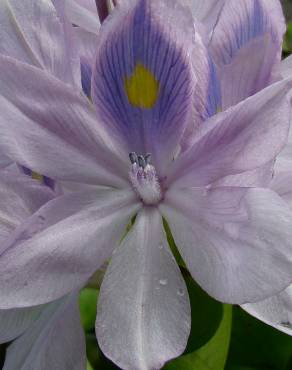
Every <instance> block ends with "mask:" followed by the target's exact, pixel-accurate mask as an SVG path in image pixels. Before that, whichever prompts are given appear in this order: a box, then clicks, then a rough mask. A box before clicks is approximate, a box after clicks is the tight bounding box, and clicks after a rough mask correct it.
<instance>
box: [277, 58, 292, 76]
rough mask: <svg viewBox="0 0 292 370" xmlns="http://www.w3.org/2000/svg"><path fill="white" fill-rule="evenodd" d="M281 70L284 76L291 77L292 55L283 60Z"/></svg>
mask: <svg viewBox="0 0 292 370" xmlns="http://www.w3.org/2000/svg"><path fill="white" fill-rule="evenodd" d="M280 72H281V76H282V77H283V78H289V77H291V76H292V55H289V56H288V57H287V58H285V59H284V60H282V62H281V65H280Z"/></svg>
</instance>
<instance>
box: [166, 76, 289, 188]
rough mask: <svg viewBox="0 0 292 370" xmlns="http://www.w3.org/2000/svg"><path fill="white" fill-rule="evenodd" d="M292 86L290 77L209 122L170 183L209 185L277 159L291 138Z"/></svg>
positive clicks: (173, 169) (180, 160) (172, 171)
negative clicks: (291, 91) (290, 95)
mask: <svg viewBox="0 0 292 370" xmlns="http://www.w3.org/2000/svg"><path fill="white" fill-rule="evenodd" d="M291 87H292V80H291V79H290V80H289V79H287V80H284V81H281V82H278V83H275V84H273V85H272V86H270V87H268V88H266V89H264V90H262V91H261V92H259V93H258V94H256V95H254V96H253V97H250V98H248V99H246V100H245V101H243V102H241V103H239V104H237V105H236V106H233V107H231V108H229V109H228V110H227V111H225V112H223V113H219V114H217V115H216V116H214V117H212V118H211V119H209V121H207V122H205V126H204V128H203V130H202V135H201V137H200V138H198V140H197V141H196V142H195V143H194V145H193V146H192V147H191V148H190V149H189V150H188V151H186V152H185V153H184V154H182V155H181V156H179V157H178V159H177V160H176V162H174V164H173V166H172V167H171V169H170V173H169V178H168V180H167V181H168V183H171V186H175V187H185V186H201V185H207V184H210V183H212V182H214V181H216V180H218V179H221V178H223V177H225V176H227V175H232V174H237V173H241V172H244V171H248V170H253V169H255V168H258V167H260V166H263V165H265V164H266V163H268V162H270V161H271V160H274V159H275V157H276V155H277V154H278V153H279V152H280V151H281V149H282V148H283V146H284V145H285V144H286V142H287V138H288V130H289V125H290V111H291V103H290V98H289V94H288V93H289V91H290V89H291Z"/></svg>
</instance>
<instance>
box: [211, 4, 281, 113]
mask: <svg viewBox="0 0 292 370" xmlns="http://www.w3.org/2000/svg"><path fill="white" fill-rule="evenodd" d="M285 29H286V27H285V20H284V16H283V12H282V9H281V5H280V2H279V1H278V0H242V1H237V0H230V1H226V2H225V6H224V7H223V10H222V12H221V14H220V17H219V20H218V22H217V24H216V27H215V29H214V32H213V37H212V41H211V45H210V49H211V51H212V55H213V58H214V60H215V62H216V63H217V66H218V67H220V68H219V70H218V74H219V76H220V81H221V91H222V109H223V110H224V109H226V108H228V107H230V106H232V105H234V104H237V103H238V102H240V101H241V100H243V99H246V98H247V97H248V96H250V95H253V94H255V93H257V92H258V91H260V90H261V89H263V88H264V87H266V86H268V85H269V84H270V83H271V82H272V81H273V80H275V78H276V77H278V76H276V75H275V68H276V67H278V64H279V62H280V59H281V50H282V41H283V34H284V32H285Z"/></svg>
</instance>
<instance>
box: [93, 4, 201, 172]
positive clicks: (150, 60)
mask: <svg viewBox="0 0 292 370" xmlns="http://www.w3.org/2000/svg"><path fill="white" fill-rule="evenodd" d="M192 36H193V22H192V18H191V17H190V15H189V14H188V12H187V9H186V8H184V7H181V6H180V5H179V4H178V2H177V1H175V0H172V1H168V2H167V1H164V0H163V1H159V2H157V1H154V0H130V1H128V2H125V3H123V2H121V5H120V6H117V7H116V9H115V10H114V11H113V13H112V16H111V17H110V18H109V20H108V21H107V22H105V23H104V25H103V26H102V27H101V30H100V41H99V45H98V48H99V52H98V54H97V59H96V63H95V68H94V72H93V80H92V96H93V100H94V102H95V105H96V107H97V111H98V113H99V115H100V116H101V117H102V119H103V122H104V123H105V125H106V128H107V129H108V130H111V133H112V135H116V136H117V137H120V139H121V140H123V141H125V142H126V143H127V146H128V151H129V152H133V151H135V152H138V153H141V154H146V153H148V152H150V153H151V154H152V158H153V163H154V165H155V166H156V168H158V169H159V171H160V172H161V171H164V167H165V164H167V163H168V162H169V161H171V160H172V158H173V155H174V153H175V151H176V147H177V145H178V143H179V140H180V138H181V135H182V133H183V131H184V129H185V127H186V124H187V118H188V115H189V113H190V108H191V105H192V104H191V103H192V98H191V97H192V94H191V92H192V88H193V84H194V82H195V80H194V77H193V74H192V69H191V63H190V53H191V49H192Z"/></svg>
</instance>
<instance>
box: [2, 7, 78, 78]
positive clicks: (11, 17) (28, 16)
mask: <svg viewBox="0 0 292 370" xmlns="http://www.w3.org/2000/svg"><path fill="white" fill-rule="evenodd" d="M0 24H1V36H0V53H1V54H4V55H8V56H11V57H13V58H16V59H18V60H20V61H22V62H26V63H28V64H31V65H34V66H36V67H38V68H41V69H44V70H47V71H48V72H50V73H52V74H53V75H55V76H56V77H58V78H59V79H61V80H63V81H65V82H69V83H73V81H74V74H75V73H76V71H75V68H76V60H74V56H73V55H72V52H71V47H72V45H70V43H69V42H68V35H67V33H66V30H65V25H64V23H63V22H62V20H61V18H60V15H59V14H58V13H57V11H56V9H55V8H54V6H53V4H52V2H51V1H47V0H33V1H32V0H21V1H19V0H3V1H1V2H0ZM1 69H2V67H1Z"/></svg>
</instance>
